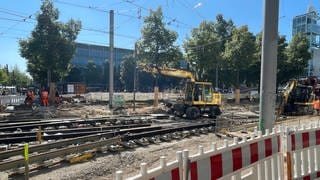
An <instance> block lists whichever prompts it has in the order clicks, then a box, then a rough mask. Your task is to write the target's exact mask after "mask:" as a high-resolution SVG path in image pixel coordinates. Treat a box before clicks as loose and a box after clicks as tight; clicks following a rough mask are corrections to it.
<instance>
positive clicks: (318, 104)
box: [313, 100, 320, 109]
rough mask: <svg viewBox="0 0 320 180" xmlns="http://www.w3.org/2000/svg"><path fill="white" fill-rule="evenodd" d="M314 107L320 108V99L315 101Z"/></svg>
mask: <svg viewBox="0 0 320 180" xmlns="http://www.w3.org/2000/svg"><path fill="white" fill-rule="evenodd" d="M313 108H314V109H320V100H315V101H313Z"/></svg>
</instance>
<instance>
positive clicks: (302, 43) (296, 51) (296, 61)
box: [285, 33, 311, 77]
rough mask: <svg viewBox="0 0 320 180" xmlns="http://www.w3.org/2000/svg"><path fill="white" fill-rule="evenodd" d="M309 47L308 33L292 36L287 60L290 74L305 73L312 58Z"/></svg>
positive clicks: (286, 63)
mask: <svg viewBox="0 0 320 180" xmlns="http://www.w3.org/2000/svg"><path fill="white" fill-rule="evenodd" d="M309 47H310V46H309V40H308V38H307V36H306V35H304V34H302V33H298V34H296V35H295V36H294V37H293V38H292V40H291V42H290V43H289V46H288V49H287V56H288V60H287V62H285V67H286V69H287V72H288V74H290V75H292V76H295V77H298V76H301V75H303V72H305V68H306V67H307V66H308V60H310V59H311V53H310V52H309ZM292 76H291V77H292Z"/></svg>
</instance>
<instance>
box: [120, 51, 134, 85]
mask: <svg viewBox="0 0 320 180" xmlns="http://www.w3.org/2000/svg"><path fill="white" fill-rule="evenodd" d="M135 68H136V60H135V58H134V57H133V55H128V56H125V57H124V58H123V59H122V62H121V64H120V81H121V83H122V84H123V87H124V89H126V90H127V91H133V83H134V75H135V73H134V71H135Z"/></svg>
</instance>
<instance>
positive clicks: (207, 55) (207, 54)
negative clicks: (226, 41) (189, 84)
mask: <svg viewBox="0 0 320 180" xmlns="http://www.w3.org/2000/svg"><path fill="white" fill-rule="evenodd" d="M218 41H219V40H218V37H217V35H216V34H215V30H214V24H213V23H212V22H207V21H203V22H201V24H200V25H199V28H194V29H193V30H192V33H191V38H187V40H186V42H185V43H184V49H185V51H186V59H187V61H188V62H189V63H190V64H191V65H192V67H193V68H194V70H195V71H196V74H197V78H198V79H199V80H202V79H207V78H208V76H207V74H208V70H209V69H210V68H212V67H216V66H217V64H218V61H217V60H218V59H220V55H221V51H220V50H221V45H220V43H218Z"/></svg>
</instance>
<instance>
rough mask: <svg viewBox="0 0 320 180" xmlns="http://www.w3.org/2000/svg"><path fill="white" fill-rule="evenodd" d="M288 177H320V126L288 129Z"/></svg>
mask: <svg viewBox="0 0 320 180" xmlns="http://www.w3.org/2000/svg"><path fill="white" fill-rule="evenodd" d="M286 138H287V169H288V170H287V172H288V179H289V180H290V179H315V178H319V177H320V127H319V125H317V126H316V127H314V125H310V126H309V127H306V126H304V127H302V128H301V127H296V128H295V130H294V131H292V130H291V131H290V129H287V137H286Z"/></svg>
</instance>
